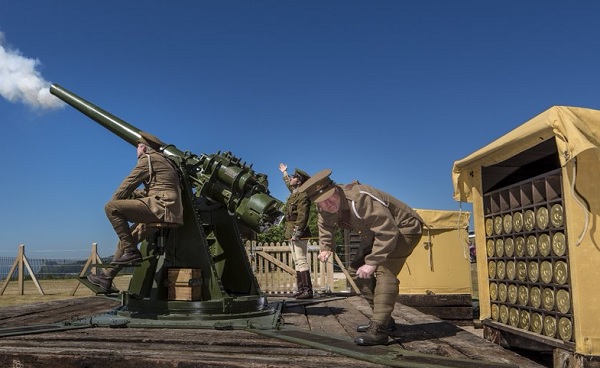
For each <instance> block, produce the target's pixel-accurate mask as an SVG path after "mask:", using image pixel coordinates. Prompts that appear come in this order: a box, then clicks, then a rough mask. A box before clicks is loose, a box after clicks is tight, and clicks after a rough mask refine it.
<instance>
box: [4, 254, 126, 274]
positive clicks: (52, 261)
mask: <svg viewBox="0 0 600 368" xmlns="http://www.w3.org/2000/svg"><path fill="white" fill-rule="evenodd" d="M16 260H17V256H15V257H7V256H0V280H5V279H6V277H7V276H8V273H9V272H10V270H11V268H12V266H13V265H14V264H15V261H16ZM111 260H112V257H106V258H102V263H110V261H111ZM27 261H28V262H29V265H30V266H31V270H32V271H33V273H34V274H35V277H37V278H38V279H45V280H48V279H64V278H73V277H77V276H78V275H79V273H80V272H81V271H82V270H83V267H84V266H85V263H86V262H87V258H86V259H61V258H29V257H27ZM131 273H133V268H132V267H127V268H124V269H123V270H122V271H121V274H131ZM23 275H24V277H25V278H31V275H30V274H29V270H28V269H27V268H26V267H25V268H24V269H23ZM17 278H18V273H17V272H13V274H12V275H11V280H16V279H17Z"/></svg>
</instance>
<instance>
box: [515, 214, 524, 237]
mask: <svg viewBox="0 0 600 368" xmlns="http://www.w3.org/2000/svg"><path fill="white" fill-rule="evenodd" d="M513 229H514V230H515V232H516V233H520V232H521V230H523V214H522V213H521V212H516V213H515V214H514V215H513Z"/></svg>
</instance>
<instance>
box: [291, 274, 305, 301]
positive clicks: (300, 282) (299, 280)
mask: <svg viewBox="0 0 600 368" xmlns="http://www.w3.org/2000/svg"><path fill="white" fill-rule="evenodd" d="M304 286H305V285H304V280H303V279H302V277H301V276H300V271H296V287H297V288H298V290H297V291H296V292H294V293H293V294H292V298H295V297H297V296H298V295H300V294H302V293H303V292H304Z"/></svg>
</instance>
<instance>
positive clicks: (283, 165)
mask: <svg viewBox="0 0 600 368" xmlns="http://www.w3.org/2000/svg"><path fill="white" fill-rule="evenodd" d="M286 170H287V165H286V164H284V163H280V164H279V171H281V172H282V173H283V172H285V171H286Z"/></svg>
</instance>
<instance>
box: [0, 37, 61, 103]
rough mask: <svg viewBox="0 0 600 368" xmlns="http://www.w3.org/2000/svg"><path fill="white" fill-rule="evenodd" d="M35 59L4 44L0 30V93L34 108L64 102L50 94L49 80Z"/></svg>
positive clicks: (6, 97) (12, 100)
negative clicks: (42, 74) (43, 74)
mask: <svg viewBox="0 0 600 368" xmlns="http://www.w3.org/2000/svg"><path fill="white" fill-rule="evenodd" d="M39 65H40V61H39V60H37V59H30V58H27V57H25V56H23V55H21V53H20V52H19V51H18V50H11V49H10V48H8V46H6V42H5V37H4V33H2V32H0V95H2V97H4V98H5V99H7V100H8V101H10V102H21V103H24V104H26V105H29V106H31V107H33V108H36V109H53V108H58V107H62V106H64V103H63V102H62V101H61V100H59V99H58V98H56V97H54V96H53V95H51V94H50V89H49V88H50V82H47V81H46V80H44V78H43V77H42V76H41V74H40V72H39V71H37V70H36V68H37V67H38V66H39Z"/></svg>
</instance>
